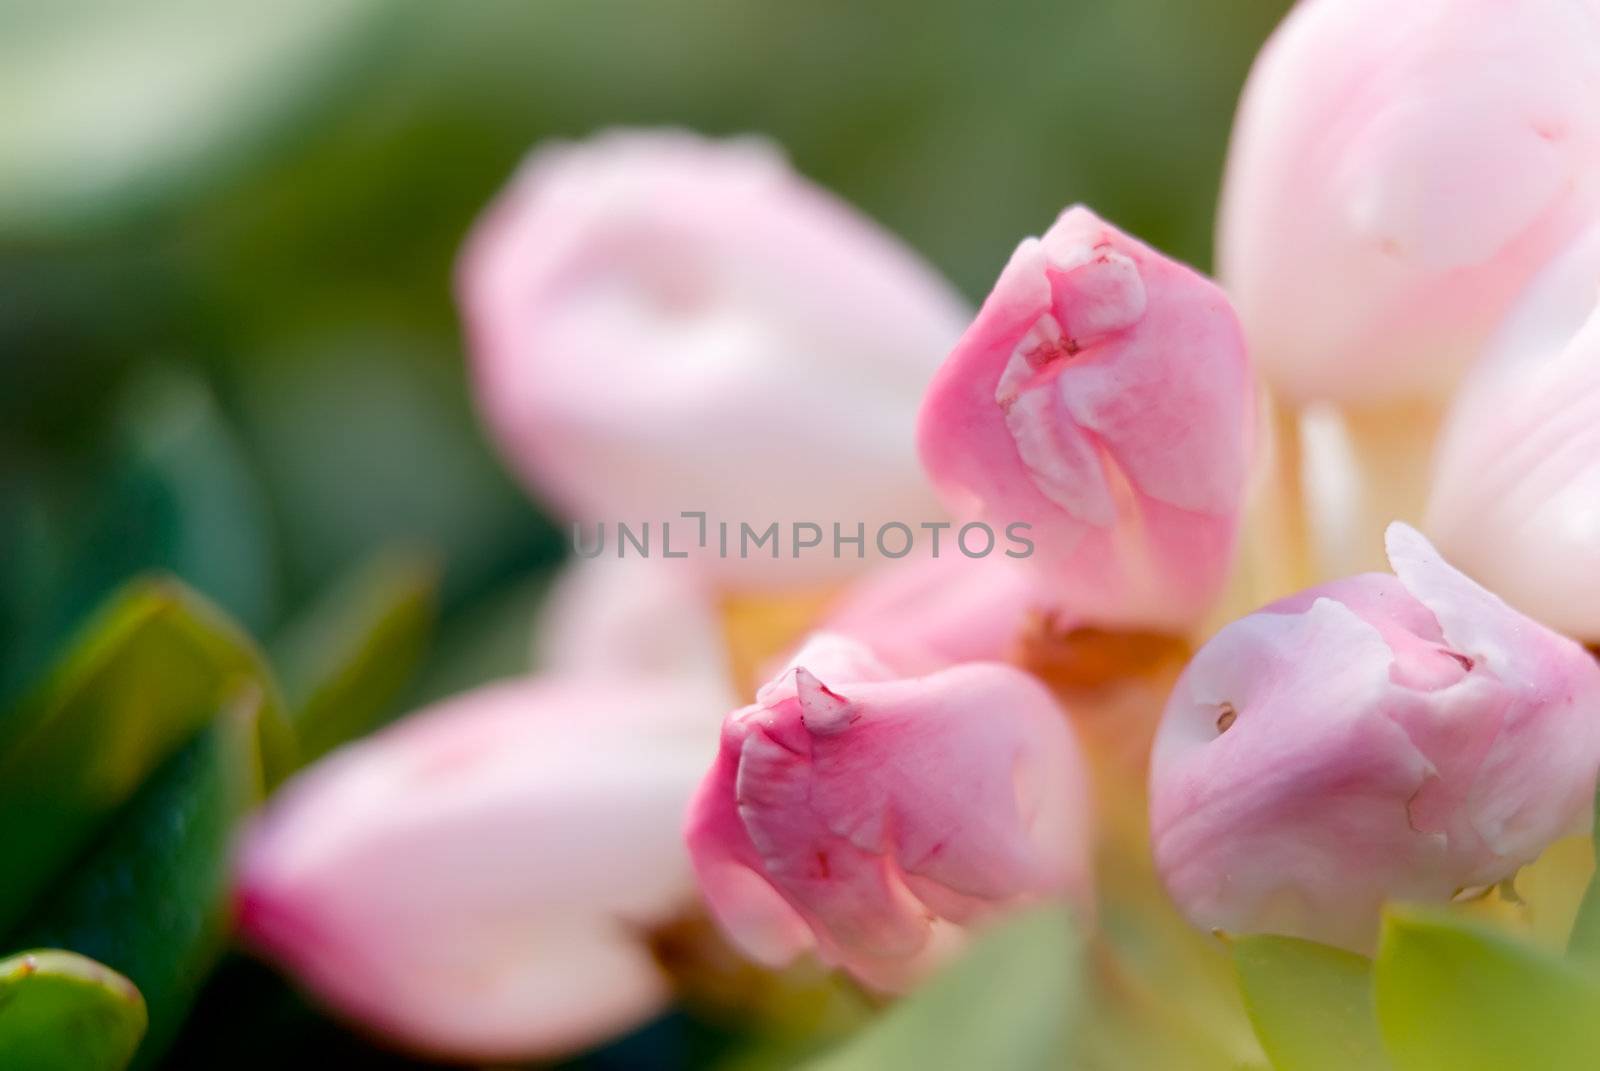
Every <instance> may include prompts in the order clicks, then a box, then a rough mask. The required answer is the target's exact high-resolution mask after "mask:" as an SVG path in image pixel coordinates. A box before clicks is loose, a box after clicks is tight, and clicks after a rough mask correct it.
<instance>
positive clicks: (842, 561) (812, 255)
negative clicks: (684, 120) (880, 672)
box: [459, 132, 968, 583]
mask: <svg viewBox="0 0 1600 1071" xmlns="http://www.w3.org/2000/svg"><path fill="white" fill-rule="evenodd" d="M459 291H460V300H461V305H462V310H463V314H464V316H465V319H466V326H467V332H468V337H469V341H470V344H471V350H472V354H473V358H474V373H475V379H476V386H477V395H478V401H479V404H480V406H481V408H482V411H483V413H484V416H485V418H486V420H487V421H488V424H489V427H490V429H491V431H492V432H493V434H494V436H495V438H496V440H497V441H498V443H499V445H500V448H501V450H502V452H503V453H504V455H505V457H506V458H507V460H508V461H509V462H510V463H511V465H512V466H513V467H514V468H515V469H516V470H517V471H518V472H520V473H521V474H522V476H523V477H524V479H525V480H526V481H527V483H528V485H529V486H530V487H531V488H532V489H533V490H534V491H535V492H536V493H538V494H539V495H541V496H543V497H545V498H547V499H548V500H549V501H550V502H552V503H553V504H554V505H555V506H556V507H558V508H559V509H560V510H562V511H563V512H564V513H565V514H566V515H567V516H568V517H569V518H571V519H574V520H579V521H582V522H584V523H585V524H586V525H592V524H594V523H597V522H601V521H604V522H606V523H607V524H608V525H612V524H615V523H617V522H619V521H621V522H627V523H629V524H630V525H633V526H634V527H635V528H637V526H638V525H639V524H641V523H642V522H645V521H650V522H653V523H654V524H655V526H656V530H655V533H654V535H655V539H656V541H657V542H656V544H655V549H654V550H653V551H652V553H654V554H657V555H660V554H661V553H662V544H661V542H660V540H661V539H662V535H661V532H660V528H659V525H660V523H661V522H663V521H670V522H673V524H672V529H671V538H672V547H671V551H672V553H674V554H677V553H681V552H684V551H688V552H690V553H692V554H696V555H706V550H705V549H704V548H702V547H701V546H700V535H701V532H700V525H699V522H697V521H695V520H685V519H682V518H681V517H680V514H681V513H683V512H684V511H702V512H704V513H706V514H707V517H706V519H705V523H706V525H707V527H708V530H709V538H708V539H707V543H708V544H709V546H710V548H711V549H712V550H715V549H716V548H717V546H718V542H719V536H718V532H719V529H718V525H719V523H720V522H726V523H728V524H729V525H731V526H732V531H733V538H734V539H735V541H737V539H738V536H739V527H738V526H739V525H740V524H741V523H749V524H750V525H752V526H753V527H754V530H755V532H756V533H757V535H759V534H760V533H761V532H762V531H764V530H765V528H766V526H767V525H769V524H771V523H772V522H779V523H780V525H781V527H782V529H783V531H785V532H789V531H790V530H791V526H792V525H793V524H794V523H796V522H802V523H807V524H814V525H817V526H820V528H821V529H822V532H823V535H824V537H825V538H827V539H829V540H831V539H832V536H833V525H834V524H835V523H837V524H839V525H840V526H841V531H842V534H843V536H844V537H846V538H849V537H853V536H854V535H855V534H856V531H857V525H858V524H864V526H865V531H866V533H867V535H866V540H865V543H866V547H867V553H868V555H869V556H870V555H871V551H872V543H873V533H874V532H875V531H876V530H877V529H878V527H879V526H880V525H881V524H883V523H886V522H889V521H899V522H902V523H906V524H915V523H917V522H918V521H921V520H923V519H936V518H937V517H938V510H937V504H936V502H935V500H934V498H933V496H932V493H931V491H929V490H928V488H927V486H926V483H925V481H924V480H923V479H922V477H921V475H920V473H919V472H918V470H917V464H916V458H915V454H914V450H913V446H912V428H913V425H914V420H915V413H916V406H917V402H918V400H919V399H920V398H921V396H922V391H923V390H924V388H925V387H926V386H927V383H928V380H929V378H930V377H931V376H932V374H933V370H934V368H935V367H936V366H937V364H938V362H939V360H940V358H941V357H942V356H943V355H944V354H945V353H946V352H947V351H948V350H949V348H950V344H951V343H952V342H953V341H954V340H955V338H956V337H957V336H958V335H959V334H960V333H961V327H962V325H963V324H964V323H965V322H966V319H967V317H968V312H967V310H966V308H965V306H964V304H963V303H962V301H961V300H960V299H959V298H958V297H957V296H956V295H955V294H954V292H953V291H952V290H951V289H950V288H949V287H948V285H947V284H946V283H945V282H944V281H943V280H942V279H940V278H939V277H938V276H937V274H935V273H934V272H933V271H932V270H931V269H930V268H929V267H928V266H927V265H925V264H923V263H922V262H921V261H920V260H918V259H917V257H916V256H915V255H914V254H913V253H911V252H910V251H909V250H908V249H906V248H905V247H904V246H903V245H901V244H900V243H899V242H898V241H896V240H895V239H894V238H893V237H891V236H890V235H889V234H887V233H886V232H884V231H883V230H881V229H880V228H878V227H877V226H875V225H874V224H873V223H872V222H871V221H869V220H867V219H866V218H865V217H863V216H862V215H861V214H859V213H858V212H855V211H854V210H852V209H851V208H850V207H849V206H848V205H846V204H844V203H843V202H842V201H840V200H838V199H837V198H835V197H833V196H831V195H829V194H828V193H826V192H824V191H823V190H821V189H819V188H817V187H815V186H813V185H811V184H810V183H808V182H806V181H805V180H804V179H802V178H801V177H799V176H798V175H796V174H795V173H794V172H793V171H792V170H790V169H789V168H788V166H787V165H786V164H785V162H784V161H783V159H782V157H781V156H780V155H779V153H777V152H776V151H774V150H773V149H772V148H771V147H770V146H768V145H766V144H764V143H761V142H758V141H754V140H739V141H726V142H714V141H708V140H704V139H701V138H698V137H696V136H694V135H691V134H687V133H680V132H654V133H644V132H616V133H610V134H604V135H601V136H599V137H597V138H595V139H593V140H591V141H589V142H586V143H583V144H578V145H564V146H560V147H557V148H553V149H541V150H540V151H539V152H537V153H535V154H534V155H533V157H532V158H531V159H530V160H529V161H528V162H527V164H525V165H524V167H523V168H522V170H521V171H520V172H519V173H518V174H517V176H516V177H515V179H514V180H513V181H512V183H511V185H510V187H509V188H508V189H507V190H506V191H505V192H504V193H503V194H502V195H501V197H500V199H499V200H498V201H497V202H496V203H495V205H494V206H493V207H492V208H491V209H490V210H489V212H488V213H487V214H486V215H485V216H484V218H483V219H482V221H481V222H480V223H479V224H478V226H477V228H476V230H475V231H474V233H473V236H472V239H471V241H470V242H469V244H468V247H467V249H466V252H465V254H464V257H463V260H462V264H461V272H460V286H459ZM587 530H588V531H590V532H591V533H592V531H593V530H592V528H591V529H587ZM810 535H811V533H810V532H809V531H806V532H803V533H802V536H801V537H800V538H802V539H807V538H809V537H810ZM587 538H588V537H587V536H586V539H587ZM785 538H786V539H788V538H789V537H788V536H787V535H786V536H785ZM710 557H711V560H712V562H713V563H714V564H715V565H716V566H717V567H718V568H719V569H720V570H721V571H722V574H723V576H724V577H725V578H731V579H734V580H738V581H740V582H745V581H749V582H760V581H762V580H763V579H765V580H767V581H772V580H773V579H774V578H777V581H778V582H784V583H787V582H790V581H796V582H798V581H804V580H807V579H817V578H820V577H825V576H831V575H837V574H838V572H839V570H840V569H841V568H852V567H853V564H855V565H858V564H859V562H858V558H857V556H856V555H855V554H854V553H853V552H851V551H850V549H849V548H848V547H847V548H846V553H844V554H842V555H838V556H835V555H833V554H829V553H824V552H820V551H819V552H813V553H810V554H804V555H802V556H800V557H799V558H796V557H794V556H793V555H792V553H791V551H790V548H789V547H788V546H785V547H784V548H783V549H782V552H781V553H780V555H779V557H778V558H777V560H774V559H773V558H772V557H771V555H770V553H769V552H768V551H765V550H761V551H758V552H755V553H752V554H751V556H750V557H748V558H741V557H740V554H739V552H738V551H737V550H735V551H734V552H733V553H731V554H729V555H728V556H726V557H718V556H716V555H714V554H713V555H710Z"/></svg>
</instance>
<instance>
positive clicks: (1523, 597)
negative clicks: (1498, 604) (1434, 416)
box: [1427, 227, 1600, 643]
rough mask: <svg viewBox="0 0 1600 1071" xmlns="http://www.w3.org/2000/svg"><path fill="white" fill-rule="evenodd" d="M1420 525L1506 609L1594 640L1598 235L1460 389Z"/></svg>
mask: <svg viewBox="0 0 1600 1071" xmlns="http://www.w3.org/2000/svg"><path fill="white" fill-rule="evenodd" d="M1427 524H1428V531H1429V533H1430V534H1431V535H1433V537H1434V538H1435V539H1436V540H1437V541H1438V543H1439V546H1440V547H1441V548H1442V549H1443V550H1445V551H1446V552H1448V553H1449V554H1450V556H1451V558H1452V559H1453V560H1454V561H1456V562H1457V563H1459V564H1460V566H1461V567H1462V568H1463V569H1465V570H1466V571H1467V572H1469V573H1471V574H1472V575H1473V576H1474V577H1476V578H1478V579H1479V580H1481V581H1483V583H1485V584H1487V585H1488V586H1489V587H1491V588H1493V589H1494V590H1495V591H1497V592H1499V593H1500V594H1501V595H1502V596H1504V597H1505V598H1506V600H1507V601H1509V602H1510V603H1512V604H1513V605H1514V606H1516V607H1518V608H1519V609H1521V610H1524V611H1526V612H1527V613H1528V614H1530V615H1531V616H1533V617H1536V618H1538V619H1539V620H1540V621H1542V622H1544V623H1545V624H1547V625H1549V626H1551V627H1552V628H1558V629H1561V630H1562V631H1564V632H1567V633H1569V634H1571V635H1574V636H1577V637H1578V638H1580V639H1582V640H1585V641H1587V642H1590V643H1597V642H1600V227H1596V228H1595V229H1594V230H1592V231H1591V232H1590V234H1589V235H1588V237H1587V239H1586V240H1585V241H1583V242H1581V243H1579V244H1578V245H1577V246H1576V247H1574V248H1573V250H1572V251H1571V252H1570V253H1568V254H1567V255H1566V256H1564V257H1562V258H1561V259H1560V260H1558V261H1557V262H1555V263H1553V264H1552V265H1551V266H1550V267H1549V268H1548V269H1546V270H1545V272H1543V273H1541V275H1540V277H1539V278H1538V280H1537V281H1536V282H1535V284H1534V285H1533V286H1532V287H1530V289H1529V291H1528V292H1527V294H1525V295H1524V296H1523V297H1522V298H1521V299H1520V300H1519V302H1518V305H1517V307H1516V309H1515V311H1514V312H1513V314H1512V316H1511V317H1510V318H1509V321H1508V323H1507V324H1506V326H1505V329H1504V330H1503V332H1502V334H1501V335H1500V336H1499V338H1498V339H1497V341H1496V342H1495V343H1494V345H1493V346H1492V347H1491V350H1490V352H1489V353H1488V354H1486V355H1485V357H1484V358H1483V360H1482V362H1481V363H1480V364H1479V365H1477V366H1475V367H1474V368H1473V370H1472V372H1471V373H1470V374H1469V375H1468V377H1467V379H1466V380H1465V381H1464V382H1463V384H1462V387H1461V391H1460V393H1459V394H1458V395H1457V397H1456V398H1455V400H1454V401H1453V403H1452V405H1451V408H1450V411H1449V416H1448V419H1447V420H1446V423H1445V432H1444V434H1443V436H1442V437H1441V440H1440V445H1439V449H1438V454H1437V458H1436V463H1435V473H1434V479H1433V486H1432V492H1431V497H1430V500H1429V503H1428V515H1427Z"/></svg>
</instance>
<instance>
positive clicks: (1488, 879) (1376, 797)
mask: <svg viewBox="0 0 1600 1071" xmlns="http://www.w3.org/2000/svg"><path fill="white" fill-rule="evenodd" d="M1388 548H1389V561H1390V564H1391V566H1392V567H1393V568H1394V571H1395V574H1396V575H1395V576H1389V575H1387V574H1380V573H1368V574H1363V575H1360V576H1355V577H1351V578H1349V579H1345V580H1339V581H1335V582H1333V583H1331V584H1324V585H1322V586H1320V587H1316V588H1312V589H1310V590H1308V591H1304V592H1301V593H1300V594H1298V595H1295V596H1292V597H1290V598H1288V599H1285V600H1283V601H1282V602H1278V603H1275V604H1273V605H1271V606H1268V607H1266V608H1265V609H1263V610H1260V611H1257V612H1256V613H1253V614H1250V615H1249V616H1247V617H1244V618H1242V619H1240V620H1238V621H1235V622H1233V623H1232V624H1230V625H1228V626H1227V627H1226V628H1224V629H1223V630H1222V631H1221V632H1219V633H1217V635H1216V636H1215V637H1214V638H1213V639H1212V640H1211V642H1209V643H1208V644H1206V645H1205V647H1204V648H1202V649H1201V651H1200V653H1199V654H1198V655H1196V656H1195V659H1194V661H1193V662H1192V663H1191V664H1190V666H1189V668H1188V669H1187V670H1186V671H1185V672H1184V675H1183V677H1182V679H1180V681H1179V682H1178V686H1177V688H1176V690H1175V691H1174V693H1173V695H1172V698H1171V700H1170V701H1169V703H1168V705H1167V710H1166V713H1165V715H1164V718H1163V721H1162V724H1161V728H1160V730H1159V732H1158V734H1157V737H1156V745H1155V752H1154V755H1153V759H1152V766H1151V804H1150V815H1151V834H1152V839H1153V844H1154V849H1155V857H1156V862H1157V865H1158V866H1159V868H1160V870H1161V874H1162V877H1163V879H1164V880H1165V882H1166V885H1167V888H1168V890H1169V891H1170V892H1171V894H1172V896H1173V898H1174V899H1175V900H1176V901H1177V903H1178V905H1179V906H1180V907H1181V908H1182V909H1183V910H1184V911H1185V912H1186V913H1187V914H1188V916H1189V918H1190V919H1191V920H1193V921H1194V922H1195V924H1197V925H1199V926H1203V927H1208V928H1217V929H1222V930H1226V931H1230V932H1254V931H1264V932H1273V933H1285V934H1290V935H1294V936H1300V937H1307V938H1312V939H1315V940H1320V941H1326V942H1330V943H1334V944H1339V945H1344V946H1347V947H1350V948H1354V949H1358V950H1365V949H1368V948H1369V947H1370V945H1371V943H1372V941H1373V939H1374V938H1375V936H1376V934H1377V922H1378V911H1379V907H1380V905H1381V903H1382V902H1383V901H1384V900H1386V899H1410V900H1435V901H1437V900H1444V899H1447V898H1449V897H1450V896H1452V895H1453V894H1455V893H1457V892H1458V891H1460V890H1462V889H1466V888H1473V887H1477V886H1485V885H1490V884H1493V883H1495V882H1498V881H1501V880H1503V879H1505V878H1508V877H1511V876H1512V875H1514V874H1515V873H1516V871H1517V869H1518V868H1519V867H1521V866H1522V865H1523V864H1525V863H1527V862H1530V861H1531V860H1532V859H1533V858H1534V857H1535V856H1537V855H1538V854H1539V852H1540V851H1541V850H1543V848H1544V847H1545V846H1546V845H1547V844H1549V843H1550V842H1551V841H1552V840H1554V839H1556V838H1557V837H1559V836H1561V835H1563V834H1565V833H1567V832H1570V831H1572V830H1573V829H1574V828H1576V827H1578V826H1579V825H1580V824H1581V823H1582V821H1583V820H1584V817H1585V816H1586V815H1587V814H1588V813H1589V804H1590V799H1591V797H1592V794H1593V790H1594V784H1595V770H1596V767H1597V765H1600V733H1597V731H1596V725H1597V718H1600V667H1597V666H1596V664H1595V662H1594V660H1593V659H1592V658H1591V657H1590V656H1589V655H1588V653H1587V652H1585V651H1584V650H1583V648H1581V647H1579V646H1578V645H1577V644H1575V643H1573V642H1572V641H1571V640H1568V639H1566V638H1564V637H1562V636H1559V635H1557V634H1556V633H1554V632H1551V631H1549V630H1548V629H1545V628H1543V627H1541V626H1540V625H1537V624H1535V623H1534V622H1533V621H1530V620H1529V619H1527V618H1526V617H1523V616H1522V615H1521V614H1519V613H1517V612H1516V611H1515V610H1512V609H1511V608H1509V607H1507V606H1506V605H1505V604H1504V603H1503V602H1501V601H1500V600H1499V599H1498V598H1496V597H1495V596H1494V595H1491V594H1490V593H1489V592H1487V591H1485V590H1484V589H1483V588H1481V587H1479V586H1478V585H1477V584H1475V583H1473V582H1472V581H1471V580H1469V579H1468V578H1467V577H1465V576H1464V575H1462V574H1461V573H1460V572H1458V571H1457V570H1456V569H1454V568H1453V567H1451V566H1450V565H1449V564H1447V563H1446V562H1444V561H1443V560H1441V559H1440V558H1439V557H1438V555H1437V554H1436V553H1435V552H1434V550H1433V548H1432V547H1431V546H1429V545H1428V543H1427V541H1426V540H1425V539H1423V538H1422V537H1421V536H1420V535H1418V534H1417V533H1416V532H1415V531H1413V530H1412V529H1410V528H1407V527H1405V526H1404V525H1401V524H1394V525H1391V526H1390V528H1389V533H1388Z"/></svg>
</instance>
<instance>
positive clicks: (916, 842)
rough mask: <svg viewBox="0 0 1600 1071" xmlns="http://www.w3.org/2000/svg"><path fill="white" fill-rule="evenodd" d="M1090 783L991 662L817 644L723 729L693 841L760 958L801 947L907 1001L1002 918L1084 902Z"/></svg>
mask: <svg viewBox="0 0 1600 1071" xmlns="http://www.w3.org/2000/svg"><path fill="white" fill-rule="evenodd" d="M1088 806H1089V804H1088V792H1087V786H1086V774H1085V771H1084V768H1083V764H1082V760H1081V759H1080V757H1079V753H1078V747H1077V744H1076V742H1075V740H1074V739H1073V735H1072V732H1071V730H1070V728H1069V727H1068V725H1067V721H1066V716H1065V714H1064V713H1063V712H1062V710H1061V709H1060V708H1059V707H1058V706H1057V705H1056V703H1055V701H1054V700H1053V699H1052V698H1051V696H1050V694H1049V692H1048V691H1046V690H1045V688H1044V687H1043V686H1042V685H1041V684H1039V683H1038V682H1037V681H1036V680H1034V679H1033V678H1032V677H1030V676H1028V675H1027V674H1025V673H1023V672H1021V671H1020V670H1016V669H1012V668H1010V667H1008V666H1002V665H996V664H992V663H979V664H972V665H965V666H958V667H955V668H953V669H947V670H943V671H940V672H938V673H934V674H931V675H929V676H926V677H914V678H902V677H897V676H895V675H893V674H892V673H891V672H890V671H889V670H888V669H887V668H886V667H884V666H883V665H882V664H881V663H879V662H878V661H877V659H876V658H875V657H874V656H873V655H872V654H871V653H870V652H869V651H868V650H867V648H865V647H864V646H862V645H861V644H859V643H856V642H855V641H852V640H849V639H846V638H843V637H838V636H831V635H827V634H823V635H820V636H819V637H817V638H816V639H815V640H813V642H812V643H810V644H808V645H807V646H806V647H805V648H804V649H803V650H802V651H801V652H800V653H799V655H797V656H796V658H795V660H794V663H793V665H792V667H791V668H790V669H788V670H786V671H785V672H784V673H783V674H782V675H780V676H779V677H778V678H777V679H775V680H773V681H772V682H771V683H769V684H768V685H766V686H765V687H764V688H762V689H761V691H760V692H759V693H758V695H757V698H756V702H755V704H754V705H752V706H748V707H745V708H744V709H742V710H738V711H735V712H734V713H732V714H730V715H729V716H728V720H727V722H726V723H725V724H724V725H723V730H722V749H721V752H720V753H719V755H718V757H717V760H716V764H715V765H714V766H713V767H712V769H711V771H710V773H709V774H708V775H707V776H706V779H705V781H704V783H703V784H702V785H701V787H700V790H699V792H698V793H697V795H696V796H695V799H694V802H693V804H692V805H691V809H690V815H689V822H688V828H687V838H688V843H689V850H690V853H691V855H692V856H693V858H694V865H695V870H696V871H697V873H698V875H699V878H700V887H701V891H702V892H703V893H704V894H705V897H706V899H707V900H708V901H709V903H710V905H711V908H712V912H713V914H715V916H716V917H717V919H718V920H719V921H720V922H721V924H722V926H723V928H724V929H725V930H726V931H727V933H728V934H729V935H730V936H731V937H732V939H733V940H734V941H735V942H736V943H737V944H738V945H739V946H740V947H741V948H743V949H744V951H745V952H746V953H747V954H749V955H750V956H751V957H752V958H754V959H756V960H759V961H761V962H762V963H765V964H768V965H773V966H776V965H780V964H783V963H786V962H788V961H789V960H791V959H792V958H794V957H795V956H797V955H799V954H800V953H802V952H804V951H807V950H813V949H814V950H815V951H816V953H817V954H818V955H819V956H820V957H821V959H822V960H823V961H824V962H825V963H829V964H833V965H837V966H842V967H844V968H845V969H847V970H848V971H850V972H851V973H852V974H854V975H855V976H856V977H858V978H860V979H861V980H863V981H864V982H866V983H867V984H869V985H872V986H875V987H879V988H883V989H901V988H904V987H906V986H908V985H910V984H911V983H912V982H913V981H915V980H916V978H918V977H919V976H920V975H921V974H922V973H923V972H924V971H926V970H927V969H928V968H930V967H931V966H933V965H935V964H937V963H938V962H939V961H940V960H941V959H942V958H943V957H944V956H945V955H946V954H947V953H948V952H949V951H950V950H951V949H952V948H954V947H956V946H958V945H959V942H960V937H961V933H962V927H964V926H966V925H969V924H972V923H976V922H978V921H979V920H981V919H983V918H984V917H986V916H989V915H991V914H993V913H994V912H996V911H999V910H1001V909H1004V908H1007V907H1010V906H1013V905H1016V904H1020V903H1025V902H1027V901H1030V900H1033V899H1036V898H1039V897H1048V896H1052V895H1057V894H1061V893H1071V894H1075V895H1077V896H1079V897H1084V896H1086V890H1087V885H1088V871H1089V823H1088V816H1087V810H1088Z"/></svg>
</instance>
